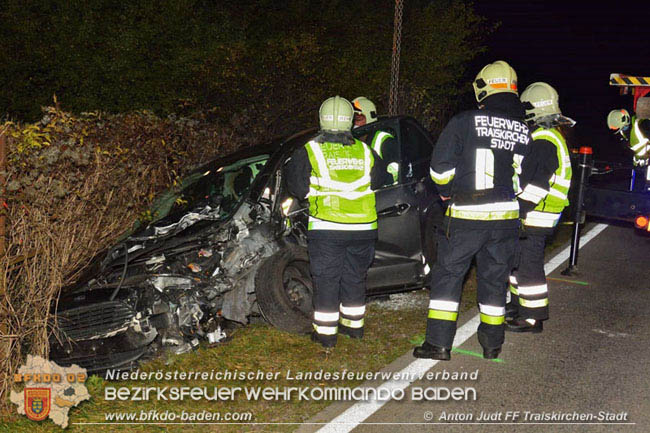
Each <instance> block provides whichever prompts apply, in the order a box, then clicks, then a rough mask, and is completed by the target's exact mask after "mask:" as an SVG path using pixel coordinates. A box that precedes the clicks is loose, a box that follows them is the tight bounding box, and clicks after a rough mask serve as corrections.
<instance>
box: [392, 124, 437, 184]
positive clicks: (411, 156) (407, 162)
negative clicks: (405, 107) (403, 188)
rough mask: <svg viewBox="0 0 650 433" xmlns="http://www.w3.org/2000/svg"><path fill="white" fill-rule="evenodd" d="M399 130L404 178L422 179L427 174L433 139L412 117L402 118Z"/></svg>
mask: <svg viewBox="0 0 650 433" xmlns="http://www.w3.org/2000/svg"><path fill="white" fill-rule="evenodd" d="M400 130H401V133H402V161H403V162H402V167H403V170H404V175H405V180H407V181H408V180H409V179H422V178H424V177H427V176H429V163H430V161H431V152H433V139H432V138H431V136H430V135H429V133H428V132H427V131H425V130H424V129H422V127H421V126H420V125H418V124H417V123H416V122H415V121H414V120H412V119H404V120H403V121H402V125H401V127H400Z"/></svg>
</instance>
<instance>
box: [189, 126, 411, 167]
mask: <svg viewBox="0 0 650 433" xmlns="http://www.w3.org/2000/svg"><path fill="white" fill-rule="evenodd" d="M408 117H411V116H406V115H397V116H385V115H382V116H379V118H378V119H377V121H376V122H373V123H371V124H368V125H367V126H369V127H371V126H370V125H373V124H374V123H377V122H380V123H383V122H385V121H394V120H400V119H403V118H408ZM317 132H318V128H316V127H312V128H307V129H303V130H302V131H299V132H296V133H294V134H291V135H288V136H279V137H276V138H274V139H272V140H270V141H267V142H264V143H261V144H256V145H253V146H247V147H244V148H242V149H239V150H236V151H235V152H232V153H229V154H226V155H223V156H220V157H217V158H215V159H213V160H210V161H208V162H206V163H204V164H201V165H200V166H198V167H197V168H195V169H193V170H191V171H190V172H197V171H201V170H210V169H216V168H218V167H221V166H224V165H228V164H231V163H233V162H235V161H237V160H240V159H244V158H249V157H253V156H257V155H262V154H268V155H273V154H274V153H276V152H278V151H280V150H284V149H285V148H287V147H288V148H289V150H290V149H291V148H294V147H297V146H298V145H299V144H305V143H306V142H307V141H308V140H309V139H310V138H312V137H313V136H314V135H315V134H316V133H317Z"/></svg>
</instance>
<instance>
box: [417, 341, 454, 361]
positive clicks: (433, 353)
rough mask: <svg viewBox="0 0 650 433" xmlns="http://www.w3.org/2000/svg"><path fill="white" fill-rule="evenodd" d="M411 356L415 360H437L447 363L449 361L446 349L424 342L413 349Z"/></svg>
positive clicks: (448, 351) (449, 354) (448, 353)
mask: <svg viewBox="0 0 650 433" xmlns="http://www.w3.org/2000/svg"><path fill="white" fill-rule="evenodd" d="M413 356H415V357H416V358H427V359H439V360H441V361H449V360H450V359H451V353H450V350H449V349H447V348H446V347H440V346H434V345H433V344H429V343H427V342H426V341H425V342H424V343H422V346H418V347H416V348H415V349H413Z"/></svg>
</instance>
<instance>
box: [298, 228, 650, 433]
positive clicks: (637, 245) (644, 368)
mask: <svg viewBox="0 0 650 433" xmlns="http://www.w3.org/2000/svg"><path fill="white" fill-rule="evenodd" d="M564 268H565V266H560V267H559V268H558V269H556V270H555V271H553V272H552V273H551V274H550V275H549V276H548V277H549V281H548V283H549V293H550V296H549V298H550V302H551V304H550V305H551V306H550V309H551V313H550V314H551V318H550V320H549V321H547V322H545V324H544V332H542V333H541V334H513V333H507V335H506V342H505V344H504V346H503V351H502V353H501V355H500V360H501V361H502V362H493V361H489V360H485V359H482V357H480V355H478V356H476V355H477V354H480V353H481V347H480V345H479V343H478V340H477V338H476V335H475V334H474V335H472V336H470V337H469V339H467V341H466V342H465V343H464V344H461V345H460V346H459V347H458V348H457V349H460V350H461V351H462V353H461V352H454V353H452V359H451V361H448V362H438V363H437V364H436V365H434V366H433V368H432V369H431V370H430V372H432V373H435V372H441V373H442V372H444V371H447V372H448V373H459V372H474V371H478V379H476V380H466V381H458V380H441V379H439V380H426V379H425V380H419V381H415V382H413V383H412V384H411V386H410V387H409V388H407V389H406V393H405V395H406V397H405V398H404V399H402V400H400V401H389V402H388V403H386V404H384V405H383V406H382V407H381V408H379V409H378V410H377V411H376V412H374V413H373V414H372V415H371V416H369V417H368V418H366V419H365V420H364V421H363V422H362V423H361V424H359V425H358V426H356V428H355V429H354V430H353V431H354V432H384V431H386V432H389V431H390V432H394V431H427V432H429V431H446V432H501V431H508V432H519V431H522V432H523V431H525V432H549V431H551V432H650V363H649V362H648V360H649V359H650V344H649V343H650V337H649V333H648V331H649V329H650V315H649V314H648V309H649V308H650V237H648V236H639V235H638V233H635V231H634V229H632V228H630V227H629V226H628V227H619V226H610V227H607V228H606V229H605V230H604V231H603V232H602V233H600V234H599V235H598V236H597V237H595V238H594V239H593V240H591V241H590V242H589V243H588V244H587V245H585V246H584V248H582V249H581V250H580V254H579V267H578V269H577V274H575V275H572V276H566V275H562V274H561V271H562V270H563V269H564ZM476 313H477V312H476V310H472V311H468V312H465V313H462V315H461V318H460V320H459V322H460V323H461V324H462V322H464V321H467V320H469V319H470V318H473V317H474V316H475V315H476ZM459 328H460V327H459ZM475 354H476V355H475ZM414 360H415V358H413V357H412V355H411V354H410V353H409V354H405V355H404V356H402V357H401V358H400V359H398V360H397V361H395V362H394V363H393V364H391V365H390V366H389V367H387V369H388V370H392V371H399V370H400V369H402V368H404V367H405V366H407V365H409V364H410V363H411V362H413V361H414ZM374 385H375V386H377V385H379V384H374ZM427 387H429V388H436V387H444V388H455V387H460V388H462V389H464V390H469V389H471V388H473V389H474V390H475V392H476V399H475V400H474V399H470V400H459V401H454V400H450V399H449V400H446V401H441V400H431V401H422V400H420V401H412V400H410V399H409V396H410V395H411V392H412V390H413V389H414V388H427ZM467 392H468V393H470V394H471V390H470V391H467ZM360 404H361V405H363V404H366V403H360ZM351 406H352V404H350V403H335V404H333V405H331V406H330V407H328V408H327V409H326V410H325V411H323V412H321V413H320V414H318V415H317V416H315V417H313V418H312V419H311V420H309V422H311V423H314V424H310V425H303V426H302V427H301V428H300V429H299V432H308V431H316V430H318V429H319V428H320V427H323V425H322V424H318V423H327V422H329V421H331V420H333V419H334V418H336V417H337V416H338V415H340V414H341V413H342V412H344V411H345V410H346V409H348V408H350V407H351ZM513 412H518V414H517V415H516V416H517V418H515V419H513V417H514V416H515V415H514V413H513ZM526 412H528V413H529V414H528V419H526ZM457 414H458V415H457ZM481 414H490V415H491V417H492V419H488V420H487V421H485V420H481V416H482V415H481ZM509 414H510V415H509ZM533 414H541V415H540V416H542V417H544V416H545V417H547V418H548V419H544V418H536V417H535V415H533ZM562 416H563V417H564V418H561V417H562ZM581 416H582V417H583V419H582V420H581V419H580V417H581ZM599 416H601V417H602V418H600V419H599ZM450 417H456V418H457V419H456V420H449V418H450ZM483 417H485V415H483ZM590 417H591V418H590ZM608 417H612V419H608ZM445 418H447V419H445ZM616 418H618V419H616ZM338 420H339V421H341V419H340V418H339V419H338ZM486 422H487V423H490V424H485V423H486ZM585 423H588V424H585ZM332 427H333V426H332V425H331V424H330V426H329V428H332ZM334 427H335V426H334ZM349 427H350V426H349V425H347V426H346V425H344V424H341V425H340V429H337V428H334V429H332V430H333V431H336V430H338V431H348V430H349Z"/></svg>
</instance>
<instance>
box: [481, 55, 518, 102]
mask: <svg viewBox="0 0 650 433" xmlns="http://www.w3.org/2000/svg"><path fill="white" fill-rule="evenodd" d="M472 86H473V87H474V96H476V100H477V101H478V102H481V101H482V100H484V99H485V98H487V97H488V96H490V95H493V94H495V93H501V92H508V93H514V94H515V95H517V73H516V72H515V70H514V69H512V68H511V67H510V65H509V64H508V63H506V62H504V61H503V60H497V61H496V62H494V63H490V64H489V65H486V66H485V67H483V69H481V72H479V73H478V74H477V75H476V78H475V79H474V82H473V83H472Z"/></svg>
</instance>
